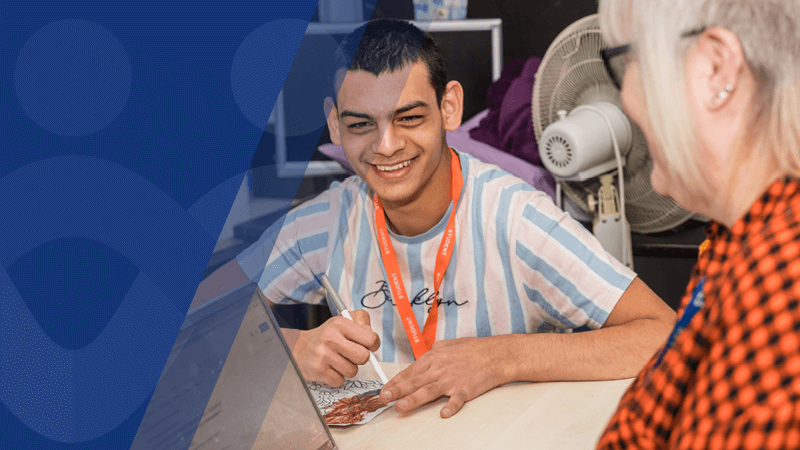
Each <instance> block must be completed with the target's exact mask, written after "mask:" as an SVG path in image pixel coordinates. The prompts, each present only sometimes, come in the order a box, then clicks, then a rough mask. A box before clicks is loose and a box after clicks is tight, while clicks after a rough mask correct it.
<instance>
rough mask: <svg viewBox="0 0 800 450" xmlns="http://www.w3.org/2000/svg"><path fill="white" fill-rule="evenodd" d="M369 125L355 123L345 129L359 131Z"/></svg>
mask: <svg viewBox="0 0 800 450" xmlns="http://www.w3.org/2000/svg"><path fill="white" fill-rule="evenodd" d="M370 125H371V124H370V123H369V122H357V123H351V124H350V125H348V126H347V128H349V129H351V130H361V129H364V128H366V127H368V126H370Z"/></svg>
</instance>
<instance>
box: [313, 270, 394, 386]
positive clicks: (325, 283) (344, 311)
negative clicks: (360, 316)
mask: <svg viewBox="0 0 800 450" xmlns="http://www.w3.org/2000/svg"><path fill="white" fill-rule="evenodd" d="M322 287H324V288H325V291H327V292H328V295H330V296H331V300H333V304H334V305H336V309H337V310H338V311H339V314H341V315H343V316H344V317H345V318H346V319H350V320H353V317H352V316H351V315H350V312H349V311H347V309H346V308H345V307H344V303H343V302H342V298H341V297H339V294H338V293H337V292H336V289H334V288H333V285H332V284H331V280H330V279H329V278H328V276H327V275H325V274H324V273H323V274H322ZM369 362H370V364H372V368H373V369H375V372H377V374H378V377H379V378H380V379H381V381H382V382H383V384H386V383H388V382H389V379H388V378H386V374H385V373H383V369H381V365H380V364H378V359H377V358H375V355H374V354H373V353H372V352H369Z"/></svg>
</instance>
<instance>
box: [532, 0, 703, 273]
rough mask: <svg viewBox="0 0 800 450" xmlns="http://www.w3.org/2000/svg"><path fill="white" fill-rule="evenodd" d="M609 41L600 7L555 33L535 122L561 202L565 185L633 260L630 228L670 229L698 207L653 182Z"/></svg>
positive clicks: (599, 229)
mask: <svg viewBox="0 0 800 450" xmlns="http://www.w3.org/2000/svg"><path fill="white" fill-rule="evenodd" d="M606 47H607V45H606V43H605V41H604V39H603V36H602V34H601V33H600V26H599V24H598V21H597V15H596V14H594V15H591V16H588V17H584V18H583V19H580V20H578V21H577V22H575V23H573V24H572V25H570V26H569V27H567V28H566V29H565V30H564V31H562V32H561V33H560V34H559V35H558V37H556V39H555V40H554V41H553V43H552V44H551V45H550V47H549V48H548V49H547V53H545V56H544V59H543V60H542V63H541V65H540V66H539V70H538V71H537V72H536V82H535V83H534V87H533V101H532V103H533V105H532V112H533V130H534V132H535V133H536V139H537V142H538V144H539V155H540V156H541V159H542V162H543V163H544V165H545V167H546V168H547V169H548V170H549V171H550V172H551V173H552V174H553V177H554V178H555V179H556V180H557V185H556V193H557V195H556V197H557V199H556V201H557V203H559V206H561V204H560V200H561V191H563V193H564V194H566V196H567V197H568V198H569V199H570V200H572V201H573V202H574V203H575V204H576V205H577V206H578V207H579V208H580V209H582V210H583V211H584V212H586V213H587V214H589V215H590V216H591V217H592V221H593V231H594V234H595V236H596V237H597V238H598V240H599V241H600V243H601V244H602V245H603V248H604V249H605V250H606V251H608V252H609V253H610V254H612V255H613V256H614V257H616V258H617V259H619V260H620V261H621V262H622V263H623V264H625V265H627V266H628V267H631V268H632V267H633V258H632V255H631V242H630V232H631V230H632V231H635V232H637V233H656V232H659V231H665V230H668V229H670V228H674V227H676V226H678V225H680V224H682V223H684V222H685V221H686V220H688V219H689V218H691V217H692V215H693V214H692V213H690V212H688V211H686V210H684V209H682V208H680V207H679V206H678V205H676V204H675V202H673V201H672V200H671V199H668V198H665V197H662V196H661V195H659V194H658V193H657V192H655V191H654V190H653V187H652V186H651V185H650V172H651V171H652V169H653V161H652V160H651V159H650V155H649V153H648V151H647V144H646V142H645V138H644V135H643V134H642V131H641V130H640V129H639V128H638V127H637V126H636V124H634V123H632V122H631V121H630V120H629V119H628V117H627V116H626V115H625V114H624V113H623V112H622V106H621V104H620V92H619V90H618V89H617V88H616V87H615V86H614V84H613V82H612V81H611V78H610V76H609V74H608V73H607V72H606V69H605V65H604V64H603V60H602V58H601V57H600V50H601V49H603V48H606ZM620 174H622V176H620ZM615 176H616V178H617V183H618V185H619V190H617V189H616V188H615V187H614V185H613V180H614V177H615Z"/></svg>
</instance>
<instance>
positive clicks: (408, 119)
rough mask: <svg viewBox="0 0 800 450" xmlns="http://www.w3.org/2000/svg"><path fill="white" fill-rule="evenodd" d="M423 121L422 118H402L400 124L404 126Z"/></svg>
mask: <svg viewBox="0 0 800 450" xmlns="http://www.w3.org/2000/svg"><path fill="white" fill-rule="evenodd" d="M421 119H422V116H405V117H401V118H400V122H402V123H404V124H412V123H415V122H418V121H420V120H421Z"/></svg>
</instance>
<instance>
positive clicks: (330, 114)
mask: <svg viewBox="0 0 800 450" xmlns="http://www.w3.org/2000/svg"><path fill="white" fill-rule="evenodd" d="M323 108H324V111H325V116H326V117H327V121H328V131H330V133H331V142H333V143H334V144H336V145H342V136H341V134H339V110H338V109H337V108H336V103H334V102H333V99H332V98H330V97H325V102H324V104H323Z"/></svg>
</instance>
